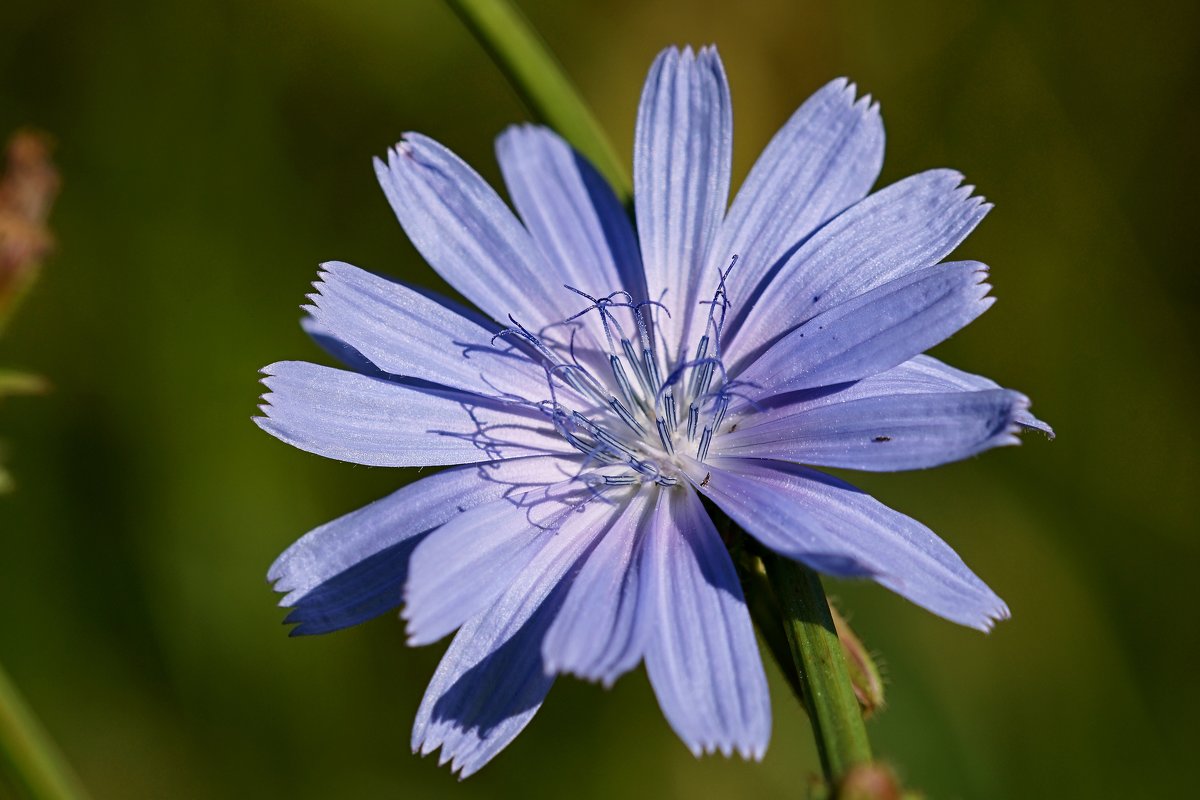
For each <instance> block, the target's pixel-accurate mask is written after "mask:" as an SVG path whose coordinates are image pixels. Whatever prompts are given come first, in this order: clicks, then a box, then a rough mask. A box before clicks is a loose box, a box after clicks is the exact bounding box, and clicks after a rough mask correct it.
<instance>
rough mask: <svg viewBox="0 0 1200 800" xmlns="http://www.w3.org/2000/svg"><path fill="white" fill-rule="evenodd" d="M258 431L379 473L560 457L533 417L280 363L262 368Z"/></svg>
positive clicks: (480, 401) (475, 400) (454, 396)
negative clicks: (377, 468) (263, 387)
mask: <svg viewBox="0 0 1200 800" xmlns="http://www.w3.org/2000/svg"><path fill="white" fill-rule="evenodd" d="M263 372H264V373H265V374H266V375H267V377H266V378H264V379H263V383H264V384H265V385H266V387H267V389H268V390H269V391H268V393H267V394H264V395H263V398H262V399H263V403H264V405H263V407H262V409H263V412H264V413H265V414H266V416H265V417H256V418H255V420H254V421H255V422H256V423H257V424H258V426H259V427H260V428H262V429H263V430H265V431H266V432H267V433H270V434H271V435H272V436H274V437H276V438H278V439H280V440H282V441H284V442H287V443H288V444H290V445H292V446H294V447H298V448H300V449H301V450H306V451H308V452H310V453H316V454H317V455H321V456H325V457H326V458H335V459H338V460H339V461H350V462H353V463H355V464H367V465H371V466H380V467H415V466H441V465H445V464H473V463H478V462H480V461H495V460H498V459H503V458H514V457H517V456H526V455H538V454H543V453H566V452H569V450H568V448H569V446H568V445H567V444H566V442H564V441H563V438H562V437H561V436H559V435H558V434H557V433H556V432H555V430H554V428H553V427H552V426H551V425H550V423H549V422H548V421H547V420H546V419H545V417H543V416H542V415H541V414H540V413H538V412H536V411H532V410H530V409H527V408H524V407H520V406H515V405H511V404H506V403H501V402H498V401H494V400H489V399H487V398H483V397H479V396H477V395H469V394H464V393H462V392H455V391H451V390H443V389H430V388H427V387H423V386H416V385H411V384H406V383H402V382H400V381H398V380H390V379H387V378H380V377H375V376H370V375H359V374H358V373H354V372H346V371H344V370H339V369H332V368H330V367H323V366H320V365H317V364H309V363H307V362H304V361H280V362H278V363H275V364H271V365H270V366H268V367H265V368H264V369H263Z"/></svg>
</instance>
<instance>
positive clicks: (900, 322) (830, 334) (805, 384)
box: [738, 261, 995, 399]
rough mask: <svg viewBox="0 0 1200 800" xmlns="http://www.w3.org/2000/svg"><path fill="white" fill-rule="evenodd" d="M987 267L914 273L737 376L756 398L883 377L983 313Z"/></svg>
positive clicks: (800, 331) (810, 326)
mask: <svg viewBox="0 0 1200 800" xmlns="http://www.w3.org/2000/svg"><path fill="white" fill-rule="evenodd" d="M986 277H987V267H985V266H984V265H982V264H979V263H977V262H974V261H963V262H959V263H955V264H939V265H937V266H934V267H928V268H926V269H922V270H917V271H916V272H911V273H909V274H908V275H905V276H903V277H900V278H897V279H895V280H893V281H889V282H887V283H885V284H883V285H882V286H879V287H877V288H875V289H872V290H871V291H869V292H866V293H865V294H861V295H859V296H858V297H856V298H854V299H853V300H848V301H846V302H845V303H842V304H840V305H837V306H834V307H833V308H831V309H829V310H828V311H826V312H824V313H822V314H818V315H817V316H815V317H813V318H812V319H810V320H809V321H808V322H806V323H804V324H803V325H801V326H800V327H798V328H796V329H795V330H794V331H792V332H791V333H789V334H787V335H786V336H784V337H783V338H782V339H780V340H779V341H778V342H776V343H775V344H773V345H772V346H771V348H770V349H769V350H767V351H766V352H765V353H763V354H762V355H761V356H759V357H758V358H757V359H755V361H754V363H753V364H751V365H750V366H749V367H747V368H746V370H745V371H744V372H742V373H741V374H740V375H738V379H739V380H741V381H745V382H747V383H748V384H749V385H751V386H753V387H754V389H753V391H754V393H755V395H756V396H757V397H759V398H760V399H761V398H765V397H770V396H772V395H776V394H782V393H784V392H793V391H798V390H800V389H811V388H815V387H818V386H831V385H834V384H838V383H847V382H849V381H856V380H859V379H860V378H864V377H867V376H869V375H874V374H876V373H879V372H884V371H885V370H889V369H891V368H892V367H894V366H896V365H897V364H902V363H903V362H904V361H906V360H908V359H909V358H912V357H913V356H915V355H917V354H918V353H921V352H923V351H925V350H928V349H929V348H931V347H933V346H934V345H936V344H940V343H941V342H942V341H944V340H945V339H947V338H949V337H950V336H951V335H952V334H954V333H957V332H958V331H959V330H960V329H961V328H963V327H965V326H966V325H968V324H969V323H970V322H972V321H973V320H975V319H976V318H977V317H978V316H979V315H980V314H982V313H983V312H984V311H986V310H987V309H988V308H989V307H990V306H991V305H992V303H993V302H994V300H995V298H991V297H987V293H988V291H989V290H990V289H991V286H989V285H988V284H986V283H984V282H983V281H984V278H986Z"/></svg>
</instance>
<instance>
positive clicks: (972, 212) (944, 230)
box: [726, 169, 991, 363]
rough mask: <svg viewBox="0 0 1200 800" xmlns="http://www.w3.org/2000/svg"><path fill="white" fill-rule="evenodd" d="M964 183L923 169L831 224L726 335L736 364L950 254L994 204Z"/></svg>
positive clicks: (955, 176)
mask: <svg viewBox="0 0 1200 800" xmlns="http://www.w3.org/2000/svg"><path fill="white" fill-rule="evenodd" d="M960 183H962V175H960V174H959V173H957V172H954V171H953V170H948V169H939V170H930V171H929V172H922V173H920V174H918V175H913V176H912V177H909V178H905V179H904V180H902V181H899V182H897V183H893V184H892V185H891V186H888V187H887V188H884V189H881V190H880V191H878V192H875V193H874V194H872V195H871V196H869V197H867V198H866V199H865V200H863V201H861V202H859V203H856V204H855V205H853V206H851V207H850V208H848V209H846V210H845V211H844V212H843V213H841V214H839V215H838V216H836V217H834V218H833V219H832V220H830V221H829V222H828V223H826V224H825V226H824V227H822V228H820V229H819V230H818V231H817V232H816V233H814V234H813V235H812V236H811V237H810V238H809V239H808V240H807V241H806V242H805V243H804V244H803V245H801V247H800V248H799V249H798V250H797V251H796V252H795V253H794V254H793V255H792V256H791V258H789V259H788V260H787V263H785V264H784V265H783V266H782V267H781V268H780V269H779V271H778V272H777V273H776V274H775V276H774V277H773V278H772V280H771V282H770V283H769V284H768V285H767V286H766V287H765V289H764V290H763V291H762V294H761V296H760V297H758V298H757V301H756V303H755V306H754V309H753V310H752V311H751V312H749V314H748V316H747V317H746V322H745V324H744V325H743V326H742V327H741V328H739V329H737V330H736V331H733V330H731V331H730V332H729V333H728V334H727V339H728V341H727V347H726V354H727V357H728V359H729V360H730V362H737V361H742V362H743V363H747V362H748V361H749V358H750V357H752V356H753V355H755V354H757V353H758V352H761V351H762V350H763V349H765V347H766V346H768V345H770V344H771V343H772V342H774V341H775V340H776V339H778V338H779V337H780V336H781V335H783V334H784V333H787V332H788V331H790V330H791V329H793V328H795V327H796V326H797V325H800V324H801V323H803V322H806V321H807V320H810V319H812V318H813V317H815V316H816V315H817V314H820V313H821V312H822V311H825V310H827V309H830V308H833V307H834V306H836V305H838V304H839V303H844V302H845V301H846V300H849V299H850V298H852V297H857V296H858V295H860V294H862V293H864V292H867V291H869V290H871V289H874V288H875V287H876V286H881V285H882V284H884V283H887V282H888V281H890V280H895V279H896V278H898V277H900V276H902V275H906V274H908V273H909V272H913V271H914V270H918V269H922V268H924V267H929V266H933V265H934V264H936V263H938V262H939V261H941V260H942V259H943V258H945V257H946V256H947V255H949V253H950V252H951V251H952V250H953V249H954V248H955V247H957V246H958V245H959V243H960V242H962V240H963V239H965V238H966V237H967V234H969V233H970V232H971V231H972V230H973V229H974V228H975V226H976V225H977V224H978V223H979V221H980V220H981V219H983V217H984V216H985V215H986V214H987V212H988V210H989V209H990V208H991V206H990V205H988V204H986V203H984V202H983V200H982V199H981V198H978V197H972V196H971V191H972V190H973V188H974V187H971V186H960V185H959V184H960Z"/></svg>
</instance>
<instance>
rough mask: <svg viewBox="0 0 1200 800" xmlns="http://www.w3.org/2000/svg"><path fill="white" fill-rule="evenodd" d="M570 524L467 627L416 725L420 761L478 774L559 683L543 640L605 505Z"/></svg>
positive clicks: (436, 675)
mask: <svg viewBox="0 0 1200 800" xmlns="http://www.w3.org/2000/svg"><path fill="white" fill-rule="evenodd" d="M589 509H590V510H589V511H585V513H582V514H575V515H572V516H571V517H569V518H568V520H567V521H566V522H564V524H563V526H562V528H561V529H560V530H559V535H557V536H552V537H550V540H549V542H548V543H547V545H546V546H545V547H544V548H542V549H541V550H540V551H539V552H538V554H537V555H536V556H535V557H534V559H533V560H532V561H531V562H530V563H529V565H528V566H527V567H526V569H525V570H524V571H522V572H521V573H520V575H518V576H517V577H516V579H515V580H514V581H513V582H512V583H511V585H510V586H508V587H507V589H506V591H505V592H504V593H503V595H502V596H501V597H500V598H499V599H498V600H497V601H496V602H495V603H494V604H493V605H492V606H491V608H489V609H488V610H487V611H484V612H483V613H482V614H480V615H478V616H476V617H475V618H473V619H472V620H470V621H468V622H467V623H466V624H465V625H463V627H462V629H461V630H459V632H458V635H457V636H455V637H454V641H452V642H451V643H450V647H449V648H448V649H447V650H446V654H445V655H444V656H443V657H442V662H441V664H439V665H438V668H437V672H435V673H434V676H433V680H432V681H431V682H430V684H429V688H428V689H427V690H426V691H425V698H424V699H423V700H422V701H421V707H420V709H418V711H417V719H416V722H415V724H414V725H413V736H412V746H413V751H414V752H419V753H421V755H427V754H429V753H432V752H433V751H434V750H436V749H438V748H439V747H440V748H441V749H442V752H441V757H440V759H439V763H442V764H445V763H446V762H447V761H449V762H450V764H451V769H453V770H456V771H458V772H460V774H461V775H462V777H464V778H465V777H467V776H468V775H470V774H472V773H474V772H476V771H477V770H479V769H480V768H481V767H482V766H483V765H484V764H486V763H487V762H488V761H490V760H491V759H492V758H493V757H494V756H495V755H496V754H497V753H499V752H500V751H501V750H503V749H504V748H505V747H506V746H507V745H508V743H509V742H511V741H512V740H513V738H515V737H516V735H517V734H518V733H520V732H521V730H522V729H523V728H524V727H525V726H526V725H527V724H528V723H529V720H530V719H532V718H533V715H534V714H535V713H537V710H538V708H539V707H540V706H541V704H542V701H543V700H544V699H545V697H546V693H547V692H548V691H550V686H551V684H553V682H554V678H553V676H551V675H549V674H547V671H546V669H545V667H544V665H543V664H542V655H541V653H542V648H541V643H542V638H543V637H544V636H545V634H546V631H547V629H548V628H549V626H550V625H551V624H552V623H553V621H554V616H555V614H556V613H557V611H558V609H559V607H560V606H561V605H562V600H563V596H564V594H565V591H566V588H567V586H568V585H569V583H568V581H567V580H565V578H566V577H567V575H568V573H569V571H570V570H571V569H572V567H573V566H574V565H575V564H576V563H577V562H578V560H579V558H580V557H581V556H582V555H583V554H584V553H585V552H586V551H587V549H588V548H589V547H591V546H592V544H593V543H594V541H595V538H596V536H597V535H600V534H601V533H602V532H603V529H604V524H605V522H606V521H607V519H608V517H609V514H608V513H607V512H606V511H605V510H603V507H602V506H601V504H596V505H594V506H589Z"/></svg>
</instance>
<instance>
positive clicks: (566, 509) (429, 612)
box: [403, 476, 610, 645]
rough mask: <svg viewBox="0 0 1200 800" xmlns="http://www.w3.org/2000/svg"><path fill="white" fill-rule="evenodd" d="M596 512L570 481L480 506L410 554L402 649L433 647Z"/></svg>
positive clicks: (591, 499)
mask: <svg viewBox="0 0 1200 800" xmlns="http://www.w3.org/2000/svg"><path fill="white" fill-rule="evenodd" d="M563 477H565V476H563ZM595 506H600V507H601V508H600V509H596V508H595ZM598 511H599V512H600V513H610V509H609V508H607V507H606V506H605V503H604V502H603V501H602V500H600V499H598V498H596V497H595V496H594V495H593V494H592V492H591V490H590V489H589V487H587V486H585V485H583V484H582V483H581V482H579V481H570V480H568V481H562V482H560V483H557V484H553V485H551V486H547V487H542V488H536V489H533V490H532V491H528V492H525V493H521V494H511V495H509V496H506V497H504V498H502V499H500V500H496V501H494V502H491V503H487V504H485V505H482V506H478V507H476V508H473V509H471V510H470V511H467V512H466V513H464V514H462V515H460V516H458V517H456V518H455V519H454V520H452V521H450V522H448V523H447V524H445V525H443V526H442V527H441V528H439V529H438V530H436V531H434V532H433V533H432V534H430V535H429V536H428V537H427V538H426V539H425V541H423V542H421V544H420V546H418V547H417V549H416V551H415V552H414V553H413V557H412V562H411V568H410V570H409V580H408V585H407V586H406V587H405V589H404V612H403V616H404V618H405V619H406V620H408V643H409V644H412V645H422V644H429V643H431V642H436V641H437V640H438V639H440V638H442V637H443V636H445V635H446V634H448V633H450V632H451V631H453V630H454V629H455V628H457V627H458V626H460V625H462V624H463V623H464V622H466V621H467V620H468V619H470V618H471V617H473V616H475V615H476V614H478V613H479V612H481V611H483V610H484V609H485V608H487V607H488V606H490V605H491V604H492V603H493V602H494V601H495V599H496V598H497V597H499V596H500V595H501V594H502V593H503V592H504V590H505V589H507V588H508V587H509V586H511V585H512V582H513V579H514V578H515V577H516V576H517V575H518V574H519V573H520V572H521V570H523V569H525V567H526V566H527V565H528V564H529V562H530V561H531V560H532V559H533V558H534V557H535V556H536V555H537V554H538V552H540V551H541V549H542V548H543V547H545V546H546V544H547V542H549V541H550V540H552V539H554V538H555V536H556V535H557V534H558V529H559V528H560V527H561V526H564V525H566V524H567V523H568V522H570V521H572V518H573V517H574V516H576V515H577V514H585V515H588V516H594V515H595V514H596V513H598Z"/></svg>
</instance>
